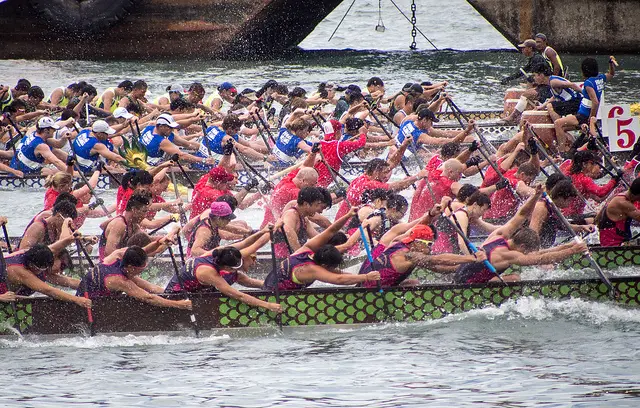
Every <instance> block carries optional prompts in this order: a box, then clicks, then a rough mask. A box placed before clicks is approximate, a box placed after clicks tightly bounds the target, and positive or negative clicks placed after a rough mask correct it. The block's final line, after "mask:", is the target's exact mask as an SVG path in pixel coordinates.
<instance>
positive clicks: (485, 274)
mask: <svg viewBox="0 0 640 408" xmlns="http://www.w3.org/2000/svg"><path fill="white" fill-rule="evenodd" d="M498 248H509V244H508V243H507V240H505V239H504V238H498V239H496V240H494V241H491V242H489V243H488V244H485V245H483V246H482V249H484V251H485V252H486V254H487V260H488V261H489V262H491V257H492V256H493V251H495V250H496V249H498ZM494 266H495V265H494ZM496 270H497V272H498V274H501V273H502V272H504V271H505V270H506V268H505V269H498V268H496ZM494 276H496V275H495V274H494V273H493V272H491V271H490V270H489V269H488V268H487V267H486V266H485V264H484V263H483V262H470V263H466V264H462V265H460V266H459V267H458V269H457V270H456V273H455V275H454V277H453V281H454V282H455V283H486V282H489V281H490V280H491V279H493V277H494Z"/></svg>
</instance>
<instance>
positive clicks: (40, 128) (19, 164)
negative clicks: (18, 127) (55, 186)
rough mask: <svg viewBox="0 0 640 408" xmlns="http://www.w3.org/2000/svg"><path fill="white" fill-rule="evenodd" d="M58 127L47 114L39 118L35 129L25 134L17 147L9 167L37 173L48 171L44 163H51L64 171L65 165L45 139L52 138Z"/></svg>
mask: <svg viewBox="0 0 640 408" xmlns="http://www.w3.org/2000/svg"><path fill="white" fill-rule="evenodd" d="M59 128H60V127H59V126H58V125H57V124H56V123H55V121H54V120H53V119H51V118H50V117H48V116H45V117H43V118H40V119H39V120H38V124H37V125H36V130H35V131H34V132H33V133H31V134H29V135H26V136H25V137H23V138H22V140H21V141H20V144H19V145H18V147H17V155H16V156H14V158H13V159H12V160H11V168H13V169H16V170H20V171H22V172H23V173H24V174H39V173H40V172H43V173H44V172H47V173H48V172H49V171H48V170H46V169H44V164H45V163H50V164H53V165H54V166H56V167H57V168H58V170H60V171H66V170H67V166H66V165H65V163H64V162H63V161H62V160H60V159H59V158H58V157H56V155H55V154H54V153H53V151H52V150H51V148H50V147H49V145H47V140H48V139H50V138H53V136H54V134H55V132H56V130H58V129H59Z"/></svg>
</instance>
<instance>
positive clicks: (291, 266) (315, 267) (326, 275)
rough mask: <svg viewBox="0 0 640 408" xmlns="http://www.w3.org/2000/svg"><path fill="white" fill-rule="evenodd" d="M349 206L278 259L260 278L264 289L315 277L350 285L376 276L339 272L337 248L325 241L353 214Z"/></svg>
mask: <svg viewBox="0 0 640 408" xmlns="http://www.w3.org/2000/svg"><path fill="white" fill-rule="evenodd" d="M356 212H357V211H356V208H354V207H352V208H351V209H350V210H349V211H348V212H347V213H346V214H345V215H343V216H342V217H341V218H339V219H337V220H336V221H335V222H334V223H333V224H331V226H330V227H329V228H327V229H326V230H324V231H322V232H321V233H320V234H318V235H317V236H315V237H313V238H311V239H310V240H309V241H307V242H306V243H305V244H304V245H303V246H302V247H300V248H299V249H298V250H296V251H295V252H294V253H293V254H291V255H289V257H287V258H286V259H285V260H284V261H282V262H280V264H279V265H278V266H277V268H276V270H273V271H271V272H270V273H269V275H268V276H267V277H266V279H265V281H264V289H266V290H274V289H275V288H276V285H277V286H278V288H279V289H280V290H296V289H303V288H306V287H309V286H311V285H312V284H313V283H314V282H315V281H320V282H325V283H331V284H334V285H354V284H358V283H363V282H368V281H378V280H380V273H379V272H369V273H366V274H362V275H352V274H348V273H343V272H341V271H340V270H339V269H338V267H339V266H340V264H341V263H342V261H343V258H342V254H341V253H340V251H339V250H338V249H337V248H336V247H335V246H334V245H331V244H328V242H329V241H330V240H331V239H332V238H333V236H334V235H335V234H336V233H337V232H339V231H340V230H341V229H342V227H344V225H345V224H346V223H347V221H348V220H349V219H350V218H351V217H353V216H354V215H355V214H356Z"/></svg>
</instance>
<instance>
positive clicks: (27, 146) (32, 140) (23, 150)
mask: <svg viewBox="0 0 640 408" xmlns="http://www.w3.org/2000/svg"><path fill="white" fill-rule="evenodd" d="M43 143H45V141H44V140H43V139H42V138H41V137H40V136H38V135H37V134H36V132H35V131H34V132H33V133H31V134H30V135H28V136H25V137H23V138H22V140H20V143H19V144H18V146H17V147H16V153H17V155H15V156H13V159H11V168H13V169H16V170H21V171H22V172H24V173H39V172H40V170H41V169H42V167H43V165H44V157H42V156H40V155H39V154H38V153H36V148H37V147H38V146H39V145H41V144H43Z"/></svg>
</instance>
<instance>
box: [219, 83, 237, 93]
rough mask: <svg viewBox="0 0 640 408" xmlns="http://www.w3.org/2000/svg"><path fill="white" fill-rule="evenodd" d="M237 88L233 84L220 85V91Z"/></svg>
mask: <svg viewBox="0 0 640 408" xmlns="http://www.w3.org/2000/svg"><path fill="white" fill-rule="evenodd" d="M235 88H236V87H235V86H233V84H232V83H231V82H223V83H221V84H220V86H219V87H218V90H219V91H229V90H231V89H235Z"/></svg>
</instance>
